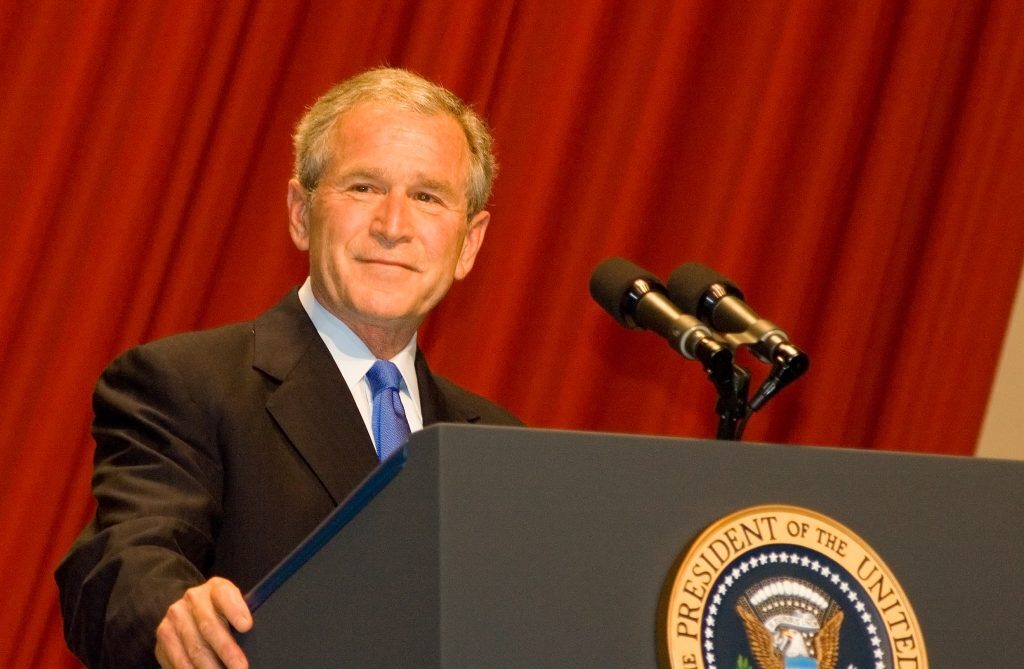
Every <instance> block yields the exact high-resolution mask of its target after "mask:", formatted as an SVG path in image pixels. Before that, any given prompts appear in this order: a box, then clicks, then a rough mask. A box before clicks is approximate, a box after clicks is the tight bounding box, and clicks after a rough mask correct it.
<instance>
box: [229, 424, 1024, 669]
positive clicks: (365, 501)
mask: <svg viewBox="0 0 1024 669" xmlns="http://www.w3.org/2000/svg"><path fill="white" fill-rule="evenodd" d="M758 504H791V505H797V506H801V507H806V508H809V509H813V510H815V511H817V512H820V513H822V514H825V515H827V516H829V517H831V518H833V519H835V520H836V521H839V522H840V523H842V524H843V525H845V526H846V527H848V528H850V529H852V530H853V531H855V532H856V533H857V534H858V535H859V536H860V537H861V538H863V539H864V540H865V541H867V542H869V543H870V544H871V546H872V547H873V548H874V549H875V551H877V553H878V555H880V556H881V557H882V558H883V559H884V561H885V563H886V564H887V565H888V566H889V568H891V570H892V572H893V573H894V574H896V576H897V577H898V579H899V582H900V584H901V585H902V587H903V591H904V592H905V593H906V595H907V597H908V598H909V600H910V602H911V603H912V606H913V609H914V611H915V612H916V615H917V619H918V621H919V623H920V627H921V631H922V633H923V637H924V641H925V645H926V648H927V654H928V658H929V660H930V662H931V666H932V667H965V666H976V667H982V666H986V667H997V666H1018V665H1020V663H1021V662H1022V661H1024V634H1022V633H1021V631H1020V630H1021V628H1020V621H1021V620H1024V603H1022V599H1024V569H1022V568H1021V566H1020V563H1021V555H1022V553H1024V517H1022V515H1024V463H1017V462H1004V461H996V460H984V459H975V458H959V457H948V456H932V455H908V454H898V453H881V452H868V451H863V450H850V449H834V448H824V447H796V446H778V445H767V444H748V443H736V442H715V441H701V440H689V439H671V438H656V437H639V436H623V435H613V434H601V433H582V432H567V431H554V430H532V429H525V428H496V427H477V426H455V425H437V426H433V427H431V428H428V429H426V430H424V431H422V432H418V433H416V434H414V435H413V436H412V439H411V440H410V443H409V444H408V445H407V446H406V448H405V450H404V452H400V453H399V454H396V456H395V457H394V458H392V459H391V460H389V461H388V462H387V463H384V464H382V466H381V468H379V469H378V471H377V472H376V473H375V474H374V475H372V476H371V477H370V478H369V479H368V480H367V481H366V482H365V483H364V485H363V487H362V488H360V489H359V490H357V492H356V493H354V494H353V497H351V498H350V499H349V500H348V501H347V502H346V503H345V504H343V505H342V506H340V507H339V508H338V509H337V510H336V511H335V513H334V514H333V515H332V516H331V517H330V518H328V519H327V520H326V521H325V523H324V524H323V525H321V527H320V529H319V530H318V532H319V534H317V533H314V535H313V536H311V538H310V539H309V540H308V545H305V546H303V547H300V548H299V549H298V550H297V551H296V552H295V553H294V554H293V555H292V556H291V557H290V558H288V560H286V561H285V562H284V563H282V565H280V566H279V567H278V569H277V570H276V571H275V573H273V574H271V575H270V576H269V577H268V579H267V580H265V581H264V583H262V584H261V585H259V586H257V588H256V589H255V590H254V591H252V592H251V593H249V595H248V598H249V600H250V606H253V607H254V614H253V615H254V620H255V625H254V628H253V630H252V632H250V633H249V634H247V635H244V636H242V637H241V641H240V642H241V643H242V645H243V648H244V649H245V651H246V653H247V655H248V656H249V658H250V660H251V663H252V666H254V667H305V668H313V667H332V668H333V667H582V666H593V667H656V666H658V664H659V662H660V661H662V660H661V658H660V656H659V652H660V651H659V648H660V647H661V646H662V644H663V641H662V639H660V638H659V632H658V629H659V620H660V619H661V616H662V613H661V610H660V602H662V601H663V597H664V595H665V590H666V587H667V586H666V579H670V578H671V576H672V574H673V568H674V565H677V564H678V562H679V560H680V556H681V555H682V554H683V553H684V551H685V550H686V548H687V545H688V544H689V543H690V542H691V541H692V540H693V539H694V538H695V537H696V536H697V535H698V534H700V533H701V532H702V530H704V528H706V527H707V526H708V525H709V524H712V523H714V522H715V521H716V520H717V519H719V518H721V517H723V516H725V515H727V514H730V513H733V512H735V511H736V510H737V509H741V508H744V507H750V506H752V505H758ZM730 669H731V668H730ZM844 669H845V668H844Z"/></svg>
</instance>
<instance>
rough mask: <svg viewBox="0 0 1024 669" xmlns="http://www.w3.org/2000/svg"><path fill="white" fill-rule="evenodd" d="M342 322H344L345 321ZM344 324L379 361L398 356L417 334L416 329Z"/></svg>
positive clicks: (346, 322)
mask: <svg viewBox="0 0 1024 669" xmlns="http://www.w3.org/2000/svg"><path fill="white" fill-rule="evenodd" d="M342 320H343V321H344V319H342ZM344 322H345V325H347V326H349V328H351V329H352V332H355V333H356V336H357V337H359V338H360V339H362V340H363V343H364V344H366V348H368V349H370V353H373V355H374V357H376V358H377V359H378V360H390V359H391V358H393V357H395V356H396V355H398V354H399V353H400V352H401V351H402V349H403V348H405V347H406V346H408V344H409V341H410V340H412V338H413V335H415V334H416V328H415V327H412V328H408V327H402V328H395V327H389V326H379V325H367V324H363V323H350V322H348V321H344Z"/></svg>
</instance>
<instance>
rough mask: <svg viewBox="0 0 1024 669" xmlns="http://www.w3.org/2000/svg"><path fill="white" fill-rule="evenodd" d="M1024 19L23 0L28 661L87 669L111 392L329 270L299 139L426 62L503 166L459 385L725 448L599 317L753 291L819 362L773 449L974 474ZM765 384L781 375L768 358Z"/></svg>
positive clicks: (1022, 157) (841, 9)
mask: <svg viewBox="0 0 1024 669" xmlns="http://www.w3.org/2000/svg"><path fill="white" fill-rule="evenodd" d="M1021 25H1024V5H1021V4H1020V3H1015V2H1009V1H1007V2H980V3H979V2H956V3H951V4H950V5H949V8H948V10H947V9H943V10H942V11H936V7H935V6H934V5H933V4H931V3H925V2H899V3H891V2H885V1H884V0H874V1H866V2H839V3H813V2H800V1H794V2H757V3H750V2H694V1H682V2H678V1H667V0H666V1H664V2H652V3H639V4H637V3H625V2H612V1H607V2H595V3H550V2H541V1H540V0H523V1H519V2H515V1H513V0H491V1H485V0H471V1H467V2H463V3H459V5H458V9H457V11H455V10H454V8H453V7H452V6H448V5H447V4H446V3H439V2H414V1H411V0H408V1H404V2H389V3H377V4H373V3H371V4H369V5H367V4H365V3H352V2H326V1H322V0H311V1H308V2H296V3H276V2H269V1H257V0H252V1H250V2H241V1H238V0H231V1H229V2H223V3H204V2H191V1H190V2H157V1H154V2H146V3H136V2H127V1H125V2H116V1H114V0H103V1H99V2H89V3H71V4H69V5H65V4H61V3H46V2H43V3H29V2H11V1H8V2H0V55H2V57H0V93H2V95H3V99H2V100H0V198H2V199H0V201H2V202H5V203H7V207H8V211H7V213H6V216H5V222H4V223H3V225H2V226H0V245H2V248H3V249H4V252H5V253H4V262H3V263H0V314H3V317H4V318H3V319H2V321H0V370H2V372H3V379H4V381H3V384H2V386H0V434H2V435H3V437H4V440H5V442H6V445H5V447H4V448H3V449H2V450H0V527H3V528H4V532H3V539H2V540H0V573H3V574H4V582H5V584H7V587H6V592H5V606H4V607H3V608H2V610H0V666H47V667H58V666H75V663H74V661H73V659H72V658H71V657H70V655H69V654H68V653H67V651H66V650H65V649H64V648H63V642H62V638H61V632H60V618H59V613H58V610H57V605H56V592H55V588H54V586H53V580H52V576H51V574H52V570H53V568H54V566H55V565H56V563H57V561H58V560H59V558H60V556H61V555H62V554H63V553H64V552H65V551H66V549H67V547H68V545H69V544H70V542H71V540H72V538H73V537H74V535H75V534H76V533H77V531H78V530H79V528H80V527H81V525H82V524H83V523H84V522H85V520H86V519H87V518H88V516H89V513H90V511H91V500H90V496H89V487H88V485H89V481H88V479H89V471H90V460H91V454H92V443H91V440H90V438H89V436H88V426H89V422H90V419H91V413H90V405H89V397H90V392H91V388H92V386H93V384H94V382H95V379H96V377H97V376H98V374H99V372H100V370H101V369H102V368H103V366H104V365H105V364H106V363H107V362H108V361H109V360H110V359H111V358H112V357H113V356H114V355H116V354H117V353H118V352H119V351H121V350H123V349H124V348H126V347H128V346H130V345H132V344H135V343H137V342H142V341H147V340H150V339H153V338H155V337H159V336H163V335H166V334H170V333H173V332H178V331H182V330H187V329H194V328H199V327H208V326H213V325H217V324H221V323H225V322H229V321H235V320H240V319H248V318H252V317H253V316H255V315H256V314H257V313H259V312H260V311H261V310H262V309H264V308H266V307H267V306H269V305H270V304H272V303H273V302H275V301H276V300H277V299H278V298H279V297H280V296H281V295H282V294H283V293H285V292H286V291H287V290H288V289H289V288H290V287H292V286H293V285H295V284H297V283H299V282H301V281H302V279H303V278H304V276H305V259H304V258H303V257H302V256H301V255H300V254H299V253H298V252H297V251H296V250H294V248H293V247H292V246H291V243H290V241H289V239H288V235H287V230H286V210H285V185H286V182H287V179H288V177H289V174H290V169H291V160H292V158H291V149H290V133H291V130H292V126H293V124H294V123H295V121H296V120H297V119H298V117H299V116H300V115H301V113H302V111H303V109H304V108H305V107H306V106H308V105H309V104H311V103H312V101H313V100H314V99H315V97H316V96H317V95H319V94H320V93H322V92H323V91H324V90H326V88H327V87H328V86H330V85H331V84H332V83H334V82H336V81H339V80H341V79H343V78H345V77H347V76H349V75H351V74H354V73H355V72H357V71H359V70H361V69H363V68H366V67H369V66H373V65H378V64H382V63H388V64H392V65H398V66H404V67H409V68H411V69H413V70H416V71H418V72H420V73H422V74H424V75H426V76H428V77H431V78H434V79H436V80H439V81H440V82H442V83H443V84H445V85H447V86H448V87H450V88H452V89H453V90H454V91H456V92H457V93H458V94H460V95H461V96H463V97H464V98H466V99H468V100H470V101H471V102H473V103H474V104H475V106H476V107H477V108H478V109H479V110H480V111H482V112H483V114H484V115H485V116H486V117H487V118H488V120H489V122H490V123H491V125H492V126H493V129H494V133H495V136H496V139H497V148H498V155H499V161H500V163H501V174H500V176H499V178H498V182H497V186H496V190H495V193H494V197H493V202H492V206H491V208H490V209H491V211H492V214H493V221H492V224H491V227H490V230H489V232H488V236H487V241H486V244H485V245H484V248H483V251H482V253H481V256H480V258H479V259H478V263H477V267H476V269H475V270H474V272H473V274H472V275H471V276H470V277H469V278H468V279H467V280H466V281H464V282H461V283H460V284H457V285H456V286H455V287H454V288H453V290H452V292H451V294H450V295H449V297H448V299H447V300H446V301H445V302H444V303H442V305H441V306H440V307H439V308H438V310H437V312H436V313H435V314H434V315H433V316H432V317H431V318H430V319H429V320H428V322H427V323H426V324H425V325H424V327H423V329H422V331H421V339H420V341H421V345H422V346H423V347H424V349H425V350H426V351H427V353H428V356H429V358H430V360H431V365H432V367H433V368H434V369H435V370H436V371H438V372H439V373H441V374H444V375H446V376H449V377H451V378H452V379H454V380H456V381H457V382H459V383H462V384H463V385H466V386H468V387H470V388H471V389H473V390H475V391H477V392H480V393H482V394H484V395H487V396H489V397H491V398H493V399H495V400H496V401H498V402H500V403H501V404H503V405H505V406H507V407H508V408H509V409H511V410H512V411H513V412H515V413H517V414H518V415H519V416H520V417H521V418H523V419H524V420H525V421H526V422H527V423H528V424H531V425H533V426H537V427H552V428H571V429H585V430H602V431H618V432H631V433H642V434H663V435H673V436H687V437H699V438H706V437H710V436H711V435H713V433H714V426H715V417H714V413H713V405H714V396H713V392H712V391H711V389H710V387H709V384H708V383H707V381H706V380H705V379H704V375H703V372H702V371H701V370H700V368H699V366H697V365H696V364H695V363H690V362H687V361H685V360H683V359H682V358H680V357H679V356H678V355H676V354H674V353H673V352H672V351H670V350H669V349H668V347H667V346H665V344H664V342H662V341H659V340H658V338H657V337H656V336H654V335H652V334H650V333H644V332H629V331H626V330H624V329H622V328H620V327H619V326H618V325H616V324H615V323H614V322H613V321H612V319H611V318H609V317H608V316H607V315H606V314H604V313H603V312H601V310H600V308H599V307H597V306H596V305H594V304H593V303H592V301H591V300H590V298H589V296H588V294H587V282H588V278H589V275H590V272H591V270H592V269H593V268H594V267H595V266H596V265H597V264H598V263H599V262H600V261H601V260H602V259H604V258H606V257H608V256H613V255H619V256H624V257H627V258H630V259H632V260H634V261H635V262H637V263H638V264H640V265H643V266H645V267H647V268H648V269H650V270H651V271H653V272H654V273H656V274H658V275H660V276H662V277H665V278H667V276H668V274H669V273H670V272H671V271H672V269H673V268H674V267H675V266H676V265H678V264H680V263H682V262H684V261H687V260H697V261H700V262H704V263H705V264H708V265H710V266H712V267H714V268H716V269H718V270H719V271H721V272H722V273H724V274H726V275H728V276H729V277H731V278H732V279H734V280H735V281H736V283H737V284H739V285H740V286H741V287H742V288H743V289H744V291H745V293H746V296H747V298H748V301H749V303H750V304H751V305H752V306H754V308H755V309H757V310H758V311H759V312H760V313H761V314H762V315H763V316H765V317H767V318H770V319H771V320H773V321H775V322H776V323H778V324H779V325H780V326H782V327H783V328H784V329H785V330H786V331H787V332H788V333H789V334H790V336H791V338H792V339H793V341H794V342H795V343H796V344H798V345H799V346H801V347H802V348H804V349H805V350H806V351H807V352H808V353H809V354H810V357H811V360H812V363H811V369H810V372H809V373H808V375H807V377H806V378H804V379H802V380H800V381H799V382H798V383H796V384H794V385H793V386H792V387H790V388H787V389H785V390H784V391H783V392H782V393H781V394H780V396H779V397H778V398H777V399H776V400H773V402H772V403H770V404H769V405H768V406H767V407H766V408H765V409H764V410H763V411H762V412H760V413H759V414H757V415H755V416H754V417H753V418H752V420H751V424H750V427H749V428H748V432H747V437H748V439H750V440H764V441H774V442H782V443H791V444H814V445H834V446H845V447H852V448H874V449H889V450H905V451H916V452H930V453H946V454H960V455H969V454H971V453H972V452H973V448H974V442H975V439H976V437H977V434H978V431H979V429H980V425H981V420H982V416H983V411H984V407H985V404H986V401H987V398H988V392H989V388H990V387H991V384H992V379H993V374H994V368H995V365H996V363H997V357H998V354H999V350H1000V345H1001V343H1002V338H1003V333H1004V331H1005V327H1006V323H1007V319H1008V316H1009V309H1010V306H1011V304H1012V299H1013V292H1014V290H1015V287H1016V285H1017V281H1018V278H1019V276H1020V272H1021V266H1022V259H1024V220H1022V218H1024V217H1022V214H1021V212H1022V211H1024V196H1022V195H1021V193H1022V191H1024V189H1022V188H1021V187H1020V181H1021V175H1022V174H1024V130H1022V126H1024V124H1022V123H1021V112H1020V110H1021V109H1022V108H1024V85H1022V82H1024V41H1022V40H1020V39H1019V36H1018V32H1019V30H1018V28H1019V26H1021ZM742 361H743V362H744V363H745V364H747V365H749V366H750V368H751V370H752V372H753V373H754V380H755V384H756V383H757V382H759V381H760V379H761V378H762V377H763V375H764V369H763V366H762V365H760V363H758V362H757V361H755V360H753V359H752V358H749V357H743V358H742Z"/></svg>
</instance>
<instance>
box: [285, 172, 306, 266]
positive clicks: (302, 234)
mask: <svg viewBox="0 0 1024 669" xmlns="http://www.w3.org/2000/svg"><path fill="white" fill-rule="evenodd" d="M311 197H312V196H311V195H308V194H307V193H306V189H305V188H303V187H302V184H300V183H299V180H298V179H289V181H288V234H289V235H291V238H292V242H293V243H294V244H295V248H297V249H299V250H300V251H308V250H309V200H310V198H311Z"/></svg>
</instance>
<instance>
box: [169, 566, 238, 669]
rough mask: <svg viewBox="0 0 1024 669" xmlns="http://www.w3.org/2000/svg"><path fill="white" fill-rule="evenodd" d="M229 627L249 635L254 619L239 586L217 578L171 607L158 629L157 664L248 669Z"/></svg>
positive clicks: (183, 668)
mask: <svg viewBox="0 0 1024 669" xmlns="http://www.w3.org/2000/svg"><path fill="white" fill-rule="evenodd" d="M228 624H230V625H231V626H232V627H234V628H235V629H236V630H238V631H239V632H248V631H249V630H250V629H252V615H251V614H250V613H249V607H248V606H246V604H245V600H244V599H243V598H242V593H241V591H240V590H239V589H238V588H237V587H236V586H235V584H234V583H232V582H231V581H228V580H227V579H223V578H219V577H217V576H214V577H213V578H211V579H210V580H209V581H207V582H206V583H203V584H202V585H197V586H196V587H194V588H189V589H188V590H186V591H185V594H184V595H182V597H181V599H179V600H178V601H176V602H174V603H173V604H171V605H170V607H168V609H167V615H165V616H164V619H163V620H161V621H160V625H158V626H157V628H156V659H157V661H158V662H159V663H160V666H161V667H163V668H164V669H169V668H171V667H173V668H174V669H206V668H207V667H209V668H211V669H214V668H219V667H228V669H247V667H248V666H249V662H248V660H246V658H245V653H243V652H242V649H241V648H239V647H238V644H237V643H235V639H234V638H233V637H232V636H231V631H230V630H229V629H228Z"/></svg>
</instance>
